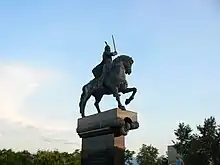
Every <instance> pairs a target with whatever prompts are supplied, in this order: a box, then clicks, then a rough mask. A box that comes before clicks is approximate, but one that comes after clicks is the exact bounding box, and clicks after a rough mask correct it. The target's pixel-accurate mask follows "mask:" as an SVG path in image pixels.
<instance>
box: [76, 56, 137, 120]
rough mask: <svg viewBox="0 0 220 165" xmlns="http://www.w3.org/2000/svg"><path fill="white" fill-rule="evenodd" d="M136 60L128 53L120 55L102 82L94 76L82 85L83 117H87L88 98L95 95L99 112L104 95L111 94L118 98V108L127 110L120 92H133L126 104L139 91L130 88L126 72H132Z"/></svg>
mask: <svg viewBox="0 0 220 165" xmlns="http://www.w3.org/2000/svg"><path fill="white" fill-rule="evenodd" d="M133 63H134V61H133V59H132V58H131V57H129V56H127V55H120V56H118V57H116V58H115V59H114V60H113V61H112V66H111V69H110V71H109V72H108V73H107V75H106V76H104V79H103V81H101V82H100V79H99V78H94V79H93V80H91V81H90V82H89V83H87V84H85V85H84V86H83V87H82V94H81V97H80V102H79V107H80V113H81V115H82V117H85V106H86V103H87V101H88V99H89V98H90V97H91V96H93V97H94V98H95V103H94V106H95V107H96V109H97V111H98V113H100V112H101V110H100V107H99V103H100V101H101V99H102V97H103V96H104V95H111V94H113V96H114V97H115V98H116V101H117V103H118V108H119V109H121V110H126V108H125V106H123V105H122V103H121V101H120V94H119V93H123V94H125V93H129V92H132V94H131V96H130V97H129V98H128V99H126V101H125V104H126V105H128V104H129V103H130V102H131V101H132V100H133V99H134V96H135V94H136V92H137V88H135V87H132V88H128V83H127V81H126V74H128V75H130V74H131V72H132V65H133ZM98 72H100V70H99V71H98Z"/></svg>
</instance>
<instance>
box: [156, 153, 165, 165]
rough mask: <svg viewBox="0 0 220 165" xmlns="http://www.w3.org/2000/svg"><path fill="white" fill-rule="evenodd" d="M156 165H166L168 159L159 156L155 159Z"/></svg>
mask: <svg viewBox="0 0 220 165" xmlns="http://www.w3.org/2000/svg"><path fill="white" fill-rule="evenodd" d="M157 165H168V158H167V156H164V155H162V156H160V157H158V158H157Z"/></svg>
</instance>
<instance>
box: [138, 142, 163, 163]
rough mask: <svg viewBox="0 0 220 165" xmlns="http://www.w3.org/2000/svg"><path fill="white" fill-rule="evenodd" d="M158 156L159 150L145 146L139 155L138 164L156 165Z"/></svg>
mask: <svg viewBox="0 0 220 165" xmlns="http://www.w3.org/2000/svg"><path fill="white" fill-rule="evenodd" d="M158 154H159V153H158V149H157V148H155V147H154V146H152V145H146V144H143V145H142V147H141V148H140V150H139V153H138V154H137V157H136V158H137V162H138V164H139V165H156V164H157V157H158Z"/></svg>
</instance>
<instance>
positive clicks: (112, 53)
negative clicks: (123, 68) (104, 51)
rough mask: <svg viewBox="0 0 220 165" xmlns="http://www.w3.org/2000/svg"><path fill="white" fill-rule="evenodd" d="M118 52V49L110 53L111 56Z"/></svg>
mask: <svg viewBox="0 0 220 165" xmlns="http://www.w3.org/2000/svg"><path fill="white" fill-rule="evenodd" d="M117 54H118V52H116V51H114V52H111V53H110V55H111V56H116V55H117Z"/></svg>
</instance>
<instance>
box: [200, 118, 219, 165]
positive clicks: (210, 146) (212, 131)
mask: <svg viewBox="0 0 220 165" xmlns="http://www.w3.org/2000/svg"><path fill="white" fill-rule="evenodd" d="M197 129H198V130H199V132H200V137H199V140H200V143H201V147H202V152H203V153H204V154H205V155H207V159H208V161H209V162H212V163H213V165H219V164H220V160H219V155H220V129H219V126H217V124H216V121H215V118H214V117H212V116H211V117H210V118H208V119H205V121H204V124H203V126H201V125H199V126H197Z"/></svg>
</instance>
